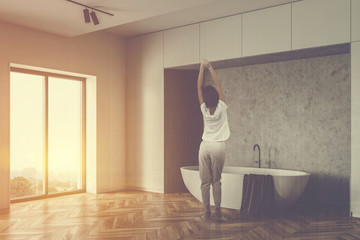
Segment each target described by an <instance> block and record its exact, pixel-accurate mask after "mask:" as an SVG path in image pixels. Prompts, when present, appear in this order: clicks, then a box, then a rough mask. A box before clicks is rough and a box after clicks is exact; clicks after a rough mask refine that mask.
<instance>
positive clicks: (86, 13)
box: [66, 0, 114, 25]
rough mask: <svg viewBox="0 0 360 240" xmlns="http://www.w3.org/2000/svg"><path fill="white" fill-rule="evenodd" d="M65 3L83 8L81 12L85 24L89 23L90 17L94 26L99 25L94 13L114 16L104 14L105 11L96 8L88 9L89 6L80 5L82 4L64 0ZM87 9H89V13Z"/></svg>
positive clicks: (110, 14)
mask: <svg viewBox="0 0 360 240" xmlns="http://www.w3.org/2000/svg"><path fill="white" fill-rule="evenodd" d="M66 1H68V2H71V3H74V4H77V5H80V6H83V7H85V9H84V10H83V12H84V20H85V22H86V23H89V22H90V17H91V20H92V21H93V23H94V24H95V25H98V24H99V19H98V18H97V16H96V13H95V12H94V11H97V12H100V13H104V14H107V15H109V16H114V14H112V13H108V12H105V11H103V10H100V9H98V8H94V7H90V6H88V5H85V4H82V3H78V2H75V1H73V0H66ZM89 9H91V12H90V11H89Z"/></svg>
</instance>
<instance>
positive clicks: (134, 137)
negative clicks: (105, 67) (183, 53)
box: [126, 32, 164, 192]
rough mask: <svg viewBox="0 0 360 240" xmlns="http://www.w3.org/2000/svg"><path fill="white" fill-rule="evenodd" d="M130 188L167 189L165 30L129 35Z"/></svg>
mask: <svg viewBox="0 0 360 240" xmlns="http://www.w3.org/2000/svg"><path fill="white" fill-rule="evenodd" d="M126 60H127V73H126V81H127V84H126V94H127V96H126V109H127V111H126V122H127V128H126V129H127V137H126V143H127V144H126V145H127V146H126V152H127V160H128V161H127V166H126V175H127V185H128V187H129V188H133V189H141V190H147V191H154V192H163V191H164V108H163V107H161V106H164V70H163V32H159V33H153V34H149V35H144V36H140V37H135V38H129V39H127V59H126Z"/></svg>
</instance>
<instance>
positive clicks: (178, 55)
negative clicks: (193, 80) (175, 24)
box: [164, 24, 200, 68]
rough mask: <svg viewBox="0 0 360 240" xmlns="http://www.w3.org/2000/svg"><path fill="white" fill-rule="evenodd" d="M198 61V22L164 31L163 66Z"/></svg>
mask: <svg viewBox="0 0 360 240" xmlns="http://www.w3.org/2000/svg"><path fill="white" fill-rule="evenodd" d="M199 62H200V60H199V24H193V25H189V26H185V27H180V28H174V29H170V30H166V31H165V32H164V67H165V68H166V67H174V66H182V65H188V64H195V63H199Z"/></svg>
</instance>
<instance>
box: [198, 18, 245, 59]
mask: <svg viewBox="0 0 360 240" xmlns="http://www.w3.org/2000/svg"><path fill="white" fill-rule="evenodd" d="M239 57H241V15H240V14H239V15H235V16H231V17H225V18H220V19H216V20H211V21H207V22H203V23H200V59H202V58H206V59H208V60H210V61H215V60H223V59H230V58H239Z"/></svg>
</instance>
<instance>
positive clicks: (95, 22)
mask: <svg viewBox="0 0 360 240" xmlns="http://www.w3.org/2000/svg"><path fill="white" fill-rule="evenodd" d="M90 16H91V19H92V21H93V23H94V24H95V25H98V24H99V20H98V18H97V17H96V13H95V12H94V11H92V12H91V13H90Z"/></svg>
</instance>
